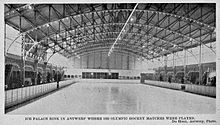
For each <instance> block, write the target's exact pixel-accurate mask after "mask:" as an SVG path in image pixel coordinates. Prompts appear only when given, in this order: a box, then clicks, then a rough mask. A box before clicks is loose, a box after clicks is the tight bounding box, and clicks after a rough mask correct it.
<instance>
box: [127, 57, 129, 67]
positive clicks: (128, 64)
mask: <svg viewBox="0 0 220 125" xmlns="http://www.w3.org/2000/svg"><path fill="white" fill-rule="evenodd" d="M127 70H129V54H128V56H127Z"/></svg>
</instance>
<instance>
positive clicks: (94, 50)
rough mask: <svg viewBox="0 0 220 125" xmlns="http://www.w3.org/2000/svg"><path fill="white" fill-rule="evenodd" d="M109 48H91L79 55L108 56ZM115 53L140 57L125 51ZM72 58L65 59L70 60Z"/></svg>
mask: <svg viewBox="0 0 220 125" xmlns="http://www.w3.org/2000/svg"><path fill="white" fill-rule="evenodd" d="M108 51H109V48H91V49H90V50H89V51H88V52H83V53H82V54H80V56H85V55H89V54H92V53H106V55H107V54H108ZM115 53H120V54H124V55H130V56H133V57H135V56H140V55H137V54H134V53H133V52H129V51H125V50H117V49H116V50H115ZM71 57H73V56H70V57H67V58H71ZM74 58H78V57H74Z"/></svg>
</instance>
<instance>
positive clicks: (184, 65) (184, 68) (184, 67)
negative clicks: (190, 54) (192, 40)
mask: <svg viewBox="0 0 220 125" xmlns="http://www.w3.org/2000/svg"><path fill="white" fill-rule="evenodd" d="M183 51H184V57H183V58H184V59H183V60H184V61H183V62H184V64H183V71H184V78H185V80H184V81H186V49H184V50H183Z"/></svg>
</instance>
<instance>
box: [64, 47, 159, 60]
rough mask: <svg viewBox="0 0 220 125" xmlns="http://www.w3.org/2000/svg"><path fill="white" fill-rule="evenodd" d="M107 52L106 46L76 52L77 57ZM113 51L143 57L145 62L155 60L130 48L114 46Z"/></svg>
mask: <svg viewBox="0 0 220 125" xmlns="http://www.w3.org/2000/svg"><path fill="white" fill-rule="evenodd" d="M105 49H106V50H107V49H109V47H106V46H98V47H97V46H94V47H90V48H88V49H86V50H83V51H79V52H77V55H80V56H81V55H84V53H89V52H93V51H96V50H105ZM115 50H117V51H125V52H130V53H133V54H135V55H137V56H140V57H143V58H145V59H147V60H150V59H152V58H155V56H152V57H150V58H149V57H147V55H143V54H142V53H141V52H139V51H136V50H133V49H130V48H128V47H124V46H122V47H118V46H116V47H115ZM73 56H75V54H72V55H68V56H67V57H68V58H70V57H73Z"/></svg>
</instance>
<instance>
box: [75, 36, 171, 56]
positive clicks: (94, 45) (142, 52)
mask: <svg viewBox="0 0 220 125" xmlns="http://www.w3.org/2000/svg"><path fill="white" fill-rule="evenodd" d="M114 39H115V38H108V39H103V41H105V40H112V41H113V40H114ZM126 40H129V39H126ZM111 45H112V43H105V44H103V43H101V42H97V43H96V44H94V43H92V44H90V45H88V46H86V47H83V48H79V49H78V50H74V51H73V52H72V53H77V54H78V52H80V51H84V50H85V51H87V50H88V49H89V48H91V47H100V46H106V47H108V48H109V47H110V46H111ZM116 45H117V46H119V47H126V48H129V49H131V50H138V52H139V53H141V54H144V53H146V54H147V55H152V56H153V55H154V54H156V55H161V53H157V51H158V50H157V51H151V50H148V49H146V48H141V49H140V48H134V47H135V46H132V45H131V46H130V45H129V44H126V43H118V44H116ZM152 46H154V47H155V45H152ZM159 50H160V52H164V51H165V50H162V49H161V48H159ZM167 52H169V51H168V50H167Z"/></svg>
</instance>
